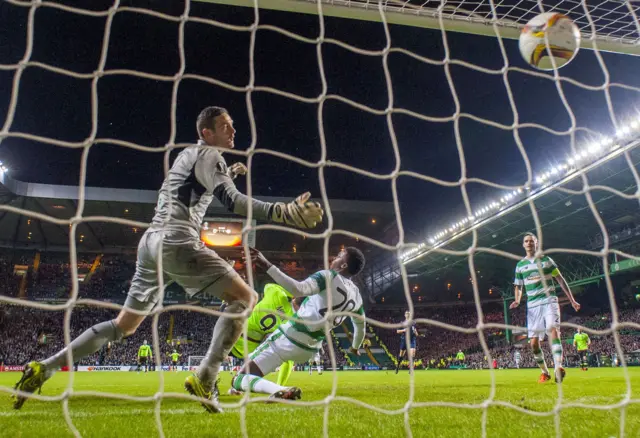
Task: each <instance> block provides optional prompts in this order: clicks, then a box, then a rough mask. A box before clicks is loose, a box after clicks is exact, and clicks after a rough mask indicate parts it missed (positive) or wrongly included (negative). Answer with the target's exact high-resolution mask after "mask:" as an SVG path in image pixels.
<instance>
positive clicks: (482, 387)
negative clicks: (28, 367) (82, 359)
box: [0, 368, 640, 438]
mask: <svg viewBox="0 0 640 438" xmlns="http://www.w3.org/2000/svg"><path fill="white" fill-rule="evenodd" d="M158 374H159V373H149V374H143V373H142V374H135V373H119V372H100V373H75V374H74V379H75V382H74V389H75V390H78V391H83V390H84V391H91V390H94V391H104V392H110V393H118V394H129V395H134V396H153V394H155V393H156V392H157V390H158V384H159V379H158ZM629 375H630V378H631V388H632V394H631V395H632V398H640V396H639V394H638V389H637V388H638V387H640V368H630V369H629ZM164 376H165V388H166V390H167V391H171V392H176V393H178V392H182V383H183V381H184V379H185V377H186V376H188V373H186V372H181V373H164ZM18 377H19V373H0V385H2V386H4V387H7V386H13V384H14V383H15V381H16V380H17V379H18ZM337 377H338V391H337V394H336V395H337V396H338V397H350V398H353V399H355V400H359V401H361V402H364V403H367V404H369V405H372V406H375V407H377V408H380V409H387V410H393V409H401V408H402V407H403V406H405V404H406V403H407V401H408V399H409V376H408V375H407V373H406V372H401V373H400V374H399V375H395V374H394V373H393V372H386V371H368V372H359V371H351V372H339V373H337ZM537 377H538V372H537V371H536V370H498V371H496V372H495V379H496V385H495V389H496V391H495V397H494V400H496V401H504V402H510V403H513V404H514V405H517V406H520V407H522V408H525V409H527V410H528V411H529V412H535V413H540V412H544V411H549V410H550V409H552V408H553V406H554V404H555V403H556V401H557V399H558V388H557V385H556V384H555V383H553V382H548V383H546V384H542V385H541V384H538V383H536V379H537ZM274 378H275V376H274ZM67 379H68V374H66V373H58V374H56V375H55V376H54V377H53V378H52V379H51V380H49V381H48V382H47V383H46V384H45V386H44V387H43V393H42V395H59V394H61V393H62V391H63V390H64V389H65V387H66V385H67ZM229 383H230V375H229V373H223V385H222V388H221V390H222V391H223V392H224V394H226V391H227V389H228V387H229ZM290 384H292V385H296V386H300V387H301V388H302V389H303V400H304V401H313V400H322V399H323V398H325V397H327V396H328V395H330V393H331V385H332V373H330V372H325V373H324V374H323V375H322V376H318V375H317V374H314V375H313V376H309V375H308V374H307V373H305V372H294V373H293V374H292V376H291V380H290ZM490 388H491V374H490V372H489V371H466V370H464V371H455V370H452V371H418V372H416V375H415V397H414V401H415V402H437V401H441V402H453V403H467V404H473V403H482V402H483V401H484V400H486V399H487V398H488V397H489V394H490ZM563 391H564V400H565V401H566V402H574V403H575V402H580V403H585V404H590V405H599V406H603V405H608V404H614V403H618V402H620V401H621V400H623V398H624V395H625V392H626V384H625V380H624V377H623V370H622V369H613V368H602V369H590V370H589V371H588V372H581V371H580V370H577V369H569V370H568V374H567V379H566V381H565V384H564V385H563ZM1 396H2V398H3V399H4V400H5V401H4V403H2V404H0V436H2V437H47V438H53V437H65V436H71V434H70V432H69V429H68V428H67V426H66V423H65V420H64V418H63V415H62V412H63V408H62V403H61V402H45V401H38V400H29V401H27V403H26V404H25V406H24V407H23V408H22V410H21V411H14V410H13V409H12V408H11V401H10V399H9V394H8V393H4V394H3V395H1ZM237 400H238V398H235V397H229V396H226V395H225V396H223V397H221V401H222V402H223V403H233V402H234V401H237ZM153 408H154V404H153V402H132V401H123V400H114V399H105V398H98V397H88V396H81V397H80V396H78V397H72V398H71V399H70V400H69V411H70V414H71V418H72V421H73V424H74V425H75V426H76V427H77V429H78V431H79V432H80V433H81V434H82V436H87V437H145V438H148V437H149V436H157V435H158V430H157V428H156V423H155V420H154V415H153ZM161 409H162V413H161V420H162V427H163V431H164V434H165V436H168V437H174V436H175V437H205V436H206V437H211V436H222V437H235V436H240V434H239V433H240V430H241V429H240V427H241V412H240V410H239V409H227V410H226V412H225V413H224V414H220V415H211V414H207V413H205V412H204V410H203V409H202V408H201V407H200V405H199V404H197V403H195V402H192V401H190V400H180V399H165V400H163V401H162V405H161ZM245 415H246V427H247V431H248V435H249V436H250V437H319V436H322V432H323V416H324V406H318V407H309V406H304V407H303V406H285V405H281V404H265V403H251V404H249V405H248V406H247V408H246V414H245ZM328 415H329V424H328V433H329V436H332V437H358V438H361V437H365V436H371V437H397V436H404V435H405V432H404V430H405V429H404V428H405V422H404V414H402V413H400V414H396V415H385V414H382V413H377V412H375V411H373V410H371V409H368V408H366V407H361V406H358V405H355V404H353V403H351V402H349V401H342V400H334V401H332V402H331V404H330V408H329V413H328ZM408 418H409V426H410V428H411V431H412V433H413V436H414V437H438V438H440V437H467V436H468V437H478V436H481V431H482V409H477V408H476V409H464V408H454V407H437V406H426V407H414V408H412V409H411V411H410V412H409V416H408ZM620 418H621V411H620V409H615V410H595V409H583V408H569V409H565V410H563V411H561V413H560V416H559V423H560V431H561V433H562V436H564V437H580V438H586V437H609V436H620ZM625 424H626V427H625V430H624V433H625V436H629V437H636V436H640V405H638V404H631V405H629V407H628V408H627V409H626V415H625ZM486 430H487V436H489V437H518V438H522V437H536V438H540V437H547V436H556V430H555V422H554V417H553V416H545V417H537V416H532V415H530V414H526V413H520V412H518V411H516V410H514V409H511V408H507V407H501V406H490V407H489V408H488V409H487V417H486Z"/></svg>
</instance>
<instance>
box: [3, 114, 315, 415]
mask: <svg viewBox="0 0 640 438" xmlns="http://www.w3.org/2000/svg"><path fill="white" fill-rule="evenodd" d="M196 128H197V131H198V137H199V140H198V143H197V144H194V145H192V146H189V147H187V148H185V149H184V150H183V151H182V152H180V153H179V154H178V156H177V157H176V159H175V161H174V162H173V165H172V166H171V169H170V170H169V172H168V173H167V176H166V178H165V180H164V182H163V183H162V187H161V188H160V191H159V193H158V203H157V205H156V210H155V215H154V217H153V221H152V224H151V226H150V227H149V228H148V229H147V231H145V233H144V235H143V236H142V238H141V239H140V243H139V244H138V260H137V263H136V272H135V274H134V276H133V279H132V281H131V287H130V289H129V293H128V296H127V299H126V301H125V303H124V308H123V309H122V310H121V311H120V313H119V315H118V316H117V318H116V319H114V320H110V321H104V322H102V323H99V324H96V325H94V326H93V327H91V328H89V329H88V330H86V331H85V332H84V333H82V334H81V335H80V336H79V337H77V338H76V339H75V340H74V341H73V342H72V343H71V344H70V345H69V346H68V347H67V348H65V349H63V350H61V351H60V352H59V353H57V354H55V355H54V356H51V357H50V358H48V359H45V360H43V361H42V362H36V361H33V362H30V363H29V364H27V366H26V367H25V371H24V374H23V376H22V379H20V381H19V382H18V384H17V385H16V388H17V389H18V390H20V391H21V392H23V393H33V392H34V391H35V390H36V389H39V388H40V387H41V386H42V384H43V383H44V382H45V381H46V380H47V379H48V378H50V377H51V376H52V375H53V373H54V372H55V371H56V370H57V369H58V368H59V367H60V366H62V365H64V364H66V363H67V349H70V350H71V357H72V358H73V362H76V361H78V360H80V359H81V358H83V357H86V356H88V355H90V354H93V353H95V352H96V351H98V350H99V349H100V348H101V347H102V346H103V345H104V344H106V343H107V342H109V341H117V340H119V339H121V338H122V337H124V336H130V335H132V334H133V333H135V332H136V330H137V329H138V327H139V326H140V324H141V323H142V321H144V319H145V318H146V314H148V312H150V311H151V310H153V308H154V307H155V306H156V304H158V301H159V300H160V297H161V296H162V289H161V288H160V284H159V281H158V277H159V275H158V265H159V263H160V262H162V269H163V272H162V273H163V274H164V282H165V284H166V283H167V282H169V281H175V282H176V283H177V284H179V285H180V286H182V288H183V289H184V290H185V292H186V294H187V296H188V297H189V298H192V297H194V296H196V295H200V294H202V295H204V296H215V297H218V298H220V299H222V300H224V301H226V302H227V303H229V305H228V306H227V308H226V309H225V311H224V313H223V315H222V316H221V317H220V318H218V320H217V321H216V324H215V327H214V329H213V335H212V337H211V344H210V345H209V349H208V351H207V353H206V355H205V357H204V359H203V360H202V362H200V366H199V367H198V369H197V371H196V373H195V374H194V375H192V376H189V377H187V379H186V381H185V389H186V390H187V391H188V392H189V393H190V394H192V395H195V396H197V397H198V398H200V399H201V403H202V405H203V406H204V407H205V409H206V410H207V411H209V412H221V409H220V407H219V404H218V400H217V394H216V392H214V391H213V389H214V384H215V382H216V380H217V377H218V371H219V369H220V365H221V364H222V361H223V360H224V359H225V358H226V357H227V356H228V355H229V350H231V347H233V344H234V343H235V342H236V341H237V340H238V338H239V337H240V334H241V333H242V328H243V325H244V320H245V319H246V317H247V315H248V313H249V312H250V311H251V309H253V306H255V304H256V302H257V301H258V299H257V298H258V294H257V293H256V292H255V291H254V290H253V289H252V288H251V287H250V286H249V285H248V284H247V283H246V282H245V281H244V280H243V279H242V278H241V277H240V275H239V274H238V273H237V272H236V271H234V270H233V267H232V266H230V265H229V263H227V261H226V260H224V259H223V258H222V257H220V256H219V255H218V254H217V253H216V252H215V251H212V250H211V249H209V248H207V247H206V246H205V245H204V243H203V242H202V240H201V239H200V229H201V226H202V222H203V218H204V215H205V213H206V211H207V208H208V207H209V205H210V204H211V202H212V201H213V198H214V197H216V198H217V199H218V200H219V201H220V202H221V203H222V205H223V206H225V207H226V208H227V210H229V211H230V212H232V213H234V214H236V215H239V216H247V213H248V210H249V207H251V210H252V212H253V218H254V219H256V220H258V221H267V222H272V223H276V224H285V225H289V226H295V227H298V228H315V226H316V225H317V223H318V222H321V221H322V216H323V214H324V212H323V210H322V208H321V207H320V205H319V204H318V203H316V202H309V197H310V196H311V194H310V193H308V192H307V193H304V194H302V195H300V196H298V197H297V198H296V199H295V200H294V201H292V202H289V203H286V204H285V203H284V202H276V203H271V202H262V201H259V200H257V199H252V198H248V197H247V196H246V195H244V194H242V193H240V192H239V191H238V189H237V188H236V186H235V184H234V182H233V178H235V177H236V176H237V175H244V174H245V173H246V172H247V168H246V167H245V166H244V165H243V164H242V163H236V164H234V165H233V166H231V167H230V168H228V167H227V163H226V162H225V159H224V158H223V157H222V154H221V153H220V151H219V149H222V150H230V149H233V147H234V137H235V133H236V130H235V129H234V127H233V120H232V119H231V116H230V115H229V113H228V112H227V110H226V109H224V108H220V107H215V106H212V107H208V108H205V109H204V110H202V111H201V112H200V114H199V115H198V119H197V121H196ZM133 311H136V312H142V314H140V313H135V312H133ZM25 400H26V397H25V396H24V394H16V397H15V402H14V408H15V409H20V408H21V407H22V405H23V404H24V402H25Z"/></svg>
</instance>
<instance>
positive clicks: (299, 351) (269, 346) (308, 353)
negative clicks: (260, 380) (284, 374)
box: [249, 330, 317, 376]
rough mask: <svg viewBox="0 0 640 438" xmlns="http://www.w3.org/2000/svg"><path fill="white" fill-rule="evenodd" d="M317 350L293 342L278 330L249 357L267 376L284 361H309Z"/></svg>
mask: <svg viewBox="0 0 640 438" xmlns="http://www.w3.org/2000/svg"><path fill="white" fill-rule="evenodd" d="M316 352H317V350H313V349H310V348H303V347H301V346H299V345H295V344H293V343H292V342H291V341H290V340H289V339H287V338H286V337H285V336H284V334H283V333H282V332H281V331H280V330H276V331H275V332H273V333H271V335H269V337H268V338H267V339H266V340H265V341H264V342H263V343H262V344H260V346H259V347H258V348H256V349H255V351H254V352H253V353H251V355H250V356H249V358H250V359H251V360H252V361H253V362H254V363H255V364H256V365H257V366H258V368H260V371H262V374H263V375H264V376H266V375H267V374H269V373H270V372H272V371H275V370H276V369H277V368H278V367H279V366H280V365H282V363H283V362H288V361H290V360H291V361H293V362H295V363H305V362H308V361H309V360H310V359H311V358H312V357H313V356H314V355H315V354H316Z"/></svg>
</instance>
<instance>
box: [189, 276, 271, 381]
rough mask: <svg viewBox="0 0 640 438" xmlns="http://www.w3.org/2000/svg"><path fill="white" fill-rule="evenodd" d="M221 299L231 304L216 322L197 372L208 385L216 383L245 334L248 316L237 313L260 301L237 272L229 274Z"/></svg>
mask: <svg viewBox="0 0 640 438" xmlns="http://www.w3.org/2000/svg"><path fill="white" fill-rule="evenodd" d="M233 274H235V272H234V273H233ZM222 298H223V299H224V300H225V301H226V302H227V303H229V304H228V305H227V307H226V308H225V310H224V312H223V315H222V316H220V317H219V318H218V321H216V324H215V326H214V328H213V336H212V337H211V344H210V345H209V349H208V350H207V353H206V355H205V357H204V359H202V362H200V366H199V367H198V370H197V371H196V375H197V376H198V378H199V379H200V381H201V382H202V384H203V385H204V386H205V388H211V387H212V386H213V383H214V382H215V379H216V377H217V376H218V371H219V370H220V364H222V362H223V360H224V359H225V358H226V357H227V356H228V355H229V352H230V351H231V348H232V347H233V345H234V344H235V343H236V341H237V340H238V338H239V337H240V335H241V334H242V328H243V325H244V320H245V319H246V316H245V317H242V318H238V316H240V315H241V314H242V313H244V312H245V311H247V310H248V311H251V309H253V307H254V306H255V304H256V303H257V301H258V294H257V293H256V292H255V291H254V290H253V289H252V288H251V287H249V285H248V284H246V283H245V282H244V280H242V278H241V277H240V276H239V275H237V274H235V275H230V281H228V282H227V286H226V288H225V290H224V292H223V293H222ZM234 317H235V318H234Z"/></svg>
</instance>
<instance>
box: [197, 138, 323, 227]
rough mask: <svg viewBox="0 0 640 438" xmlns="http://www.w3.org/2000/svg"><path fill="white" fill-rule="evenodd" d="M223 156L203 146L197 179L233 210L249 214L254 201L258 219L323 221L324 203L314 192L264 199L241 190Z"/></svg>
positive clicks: (295, 222)
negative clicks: (316, 199)
mask: <svg viewBox="0 0 640 438" xmlns="http://www.w3.org/2000/svg"><path fill="white" fill-rule="evenodd" d="M220 157H221V156H220V154H218V153H216V151H215V150H214V149H209V148H207V149H205V150H203V151H202V152H201V156H200V157H199V158H198V160H197V161H196V165H195V175H196V179H197V180H198V182H199V183H200V184H202V185H203V186H204V187H205V188H207V189H208V190H210V191H211V192H212V193H213V194H214V196H215V197H216V198H218V200H219V201H220V202H221V203H222V205H224V206H225V207H226V209H227V210H229V211H230V212H232V213H234V214H237V215H240V216H247V214H248V212H249V204H251V207H252V216H253V217H254V218H256V219H258V220H264V221H270V222H275V223H279V224H286V225H290V226H294V227H298V228H314V227H315V226H316V225H317V223H318V222H321V221H322V216H323V214H324V212H323V210H322V207H320V204H318V203H317V202H310V201H309V198H310V197H311V194H310V193H308V192H307V193H304V194H302V195H300V196H298V197H297V198H296V199H295V200H293V201H291V202H289V203H284V202H276V203H271V202H263V201H259V200H257V199H254V198H249V197H248V196H246V195H245V194H243V193H240V191H239V190H238V189H237V188H236V185H235V184H234V182H233V179H232V178H231V177H230V176H229V173H228V172H227V169H226V164H225V163H224V161H221V158H220Z"/></svg>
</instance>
